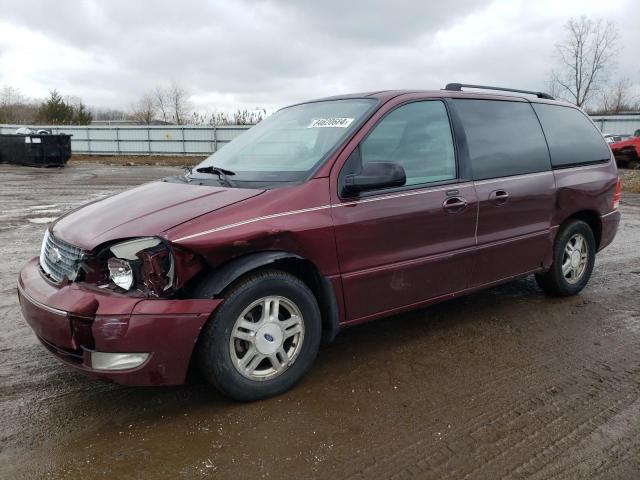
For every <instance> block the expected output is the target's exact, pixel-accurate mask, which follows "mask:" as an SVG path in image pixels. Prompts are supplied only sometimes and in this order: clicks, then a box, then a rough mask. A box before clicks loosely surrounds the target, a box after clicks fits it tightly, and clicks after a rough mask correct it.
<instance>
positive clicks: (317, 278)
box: [184, 252, 340, 341]
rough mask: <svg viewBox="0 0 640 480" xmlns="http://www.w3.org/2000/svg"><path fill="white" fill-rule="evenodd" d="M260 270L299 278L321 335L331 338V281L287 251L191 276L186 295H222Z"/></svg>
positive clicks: (334, 324) (335, 319)
mask: <svg viewBox="0 0 640 480" xmlns="http://www.w3.org/2000/svg"><path fill="white" fill-rule="evenodd" d="M262 270H280V271H283V272H286V273H288V274H290V275H293V276H295V277H297V278H298V279H300V280H301V281H302V282H304V284H305V285H306V286H307V287H309V290H311V292H312V293H313V295H314V296H315V297H316V300H317V302H318V307H319V308H320V314H321V317H322V318H321V321H322V338H323V340H326V341H331V340H333V338H334V337H335V336H336V334H337V333H338V330H339V329H340V326H339V321H340V320H339V313H338V303H337V299H336V295H335V291H334V289H333V286H332V285H331V281H330V280H329V279H328V278H327V277H325V276H324V275H322V273H320V271H319V270H318V269H317V268H316V266H315V265H314V264H313V263H312V262H310V261H309V260H306V259H304V258H302V257H299V256H297V255H292V254H288V253H286V252H256V253H253V254H249V255H246V256H244V257H239V258H236V259H235V260H231V261H230V262H229V263H227V264H225V265H223V266H221V267H219V268H217V269H212V270H211V269H207V270H206V271H204V272H202V273H201V274H200V275H198V278H196V279H194V281H193V282H192V285H191V288H189V289H188V290H187V291H185V292H184V297H185V298H224V291H225V290H227V289H228V288H229V287H230V286H231V285H233V284H234V283H236V282H237V281H238V280H240V279H242V278H245V277H246V276H247V275H251V274H252V273H255V272H258V271H262Z"/></svg>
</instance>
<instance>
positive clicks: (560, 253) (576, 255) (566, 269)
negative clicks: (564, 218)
mask: <svg viewBox="0 0 640 480" xmlns="http://www.w3.org/2000/svg"><path fill="white" fill-rule="evenodd" d="M595 257H596V241H595V238H594V236H593V231H592V230H591V227H589V225H588V224H586V223H585V222H583V221H581V220H574V221H572V222H570V223H568V224H566V225H565V226H564V227H563V228H562V229H561V230H560V232H559V233H558V237H557V238H556V243H555V246H554V251H553V264H552V265H551V268H550V269H549V271H548V272H545V273H541V274H536V281H537V282H538V285H539V286H540V288H542V289H543V290H544V291H545V292H547V293H549V294H551V295H556V296H561V297H566V296H569V295H576V294H577V293H579V292H580V291H581V290H582V289H583V288H584V287H585V286H586V285H587V283H588V282H589V278H591V272H592V271H593V265H594V263H595Z"/></svg>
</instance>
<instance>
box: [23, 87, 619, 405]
mask: <svg viewBox="0 0 640 480" xmlns="http://www.w3.org/2000/svg"><path fill="white" fill-rule="evenodd" d="M466 87H467V86H466V85H460V84H449V85H447V87H446V88H445V89H444V90H437V91H382V92H373V93H364V94H354V95H342V96H339V97H332V98H328V99H322V100H315V101H310V102H306V103H301V104H298V105H293V106H291V107H287V108H283V109H282V110H280V111H278V112H276V113H275V114H273V115H272V116H270V117H268V118H267V119H265V120H263V121H262V122H260V123H259V124H258V125H256V126H255V127H253V128H252V129H250V130H249V131H247V132H246V133H244V134H243V135H242V136H240V137H238V138H237V139H236V140H234V141H233V142H231V143H230V144H229V145H227V146H225V147H224V148H223V149H221V150H220V151H218V152H216V153H215V154H213V155H212V156H211V157H209V158H208V159H206V160H205V161H203V162H202V163H201V164H200V165H199V166H198V167H196V168H194V169H193V171H191V172H187V173H185V174H184V175H179V176H175V177H170V178H165V179H162V180H159V181H156V182H151V183H148V184H145V185H142V186H139V187H136V188H134V189H131V190H128V191H125V192H123V193H120V194H118V195H115V196H112V197H110V198H106V199H103V200H100V201H97V202H93V203H90V204H88V205H87V206H85V207H83V208H80V209H78V210H75V211H72V212H70V213H68V214H66V215H65V216H63V217H61V218H59V219H58V220H57V221H55V222H54V223H53V224H52V225H51V226H50V227H49V228H48V229H47V231H46V233H45V235H44V240H43V243H42V249H41V252H40V256H39V257H34V258H33V259H31V260H30V261H29V262H28V263H27V264H26V265H25V266H24V268H23V269H22V270H21V272H20V275H19V278H18V293H19V298H20V303H21V306H22V312H23V314H24V317H25V318H26V319H27V321H28V323H29V324H30V325H31V327H32V328H33V330H34V331H35V333H36V335H37V336H38V339H39V340H40V341H41V342H42V344H43V345H44V346H45V347H46V348H47V349H48V350H49V351H50V352H52V353H53V354H54V355H56V356H57V357H58V358H59V359H60V360H62V361H63V362H65V363H66V364H68V365H70V366H72V367H74V368H76V369H78V370H80V371H82V372H85V373H88V374H91V375H94V376H96V377H100V378H103V379H107V380H111V381H114V382H117V383H122V384H127V385H174V384H179V383H182V382H183V381H184V380H185V377H186V375H187V371H188V368H189V367H190V366H195V367H197V368H199V369H200V371H201V372H202V373H203V374H204V377H205V378H206V379H207V380H208V381H210V382H211V383H212V384H213V385H215V386H216V387H218V388H219V389H220V391H221V392H223V393H224V394H225V395H228V396H229V397H232V398H234V399H238V400H256V399H261V398H265V397H269V396H271V395H275V394H278V393H281V392H284V391H286V390H287V389H289V388H291V387H292V386H293V385H294V384H295V383H296V382H297V381H298V380H299V379H300V378H301V377H302V376H303V375H304V373H305V372H307V370H309V368H310V367H311V364H312V363H313V361H314V359H315V357H316V354H317V353H318V348H319V345H320V341H321V339H323V338H324V339H326V340H331V339H333V337H334V336H335V335H336V334H337V333H338V331H339V330H341V329H342V328H345V327H347V326H350V325H355V324H358V323H362V322H366V321H369V320H374V319H376V318H380V317H385V316H388V315H391V314H394V313H397V312H402V311H406V310H411V309H415V308H419V307H423V306H425V305H429V304H431V303H435V302H439V301H442V300H447V299H451V298H454V297H457V296H460V295H464V294H467V293H470V292H474V291H477V290H481V289H484V288H488V287H491V286H494V285H498V284H501V283H504V282H508V281H511V280H513V279H516V278H520V277H525V276H527V275H532V274H534V275H535V277H536V280H537V282H538V284H539V285H540V287H541V288H542V289H543V290H544V291H545V292H548V293H549V294H551V295H561V296H563V295H575V294H577V293H578V292H580V291H581V290H582V289H583V288H584V287H585V285H586V284H587V282H588V281H589V277H590V276H591V272H592V270H593V266H594V260H595V256H596V252H598V251H599V250H602V249H603V248H605V247H606V246H607V245H609V244H610V243H611V241H612V240H613V238H614V235H615V233H616V230H617V228H618V222H619V220H620V213H619V212H618V203H619V201H620V181H619V179H618V175H617V170H616V164H615V162H614V161H613V158H612V155H611V151H610V150H609V147H608V146H607V144H606V142H605V141H604V139H603V137H602V135H601V134H600V132H599V130H598V129H597V128H596V126H595V125H594V124H593V122H591V120H590V119H589V118H588V117H587V116H586V115H585V114H584V113H583V112H582V111H581V110H579V109H577V108H576V107H574V106H571V105H569V104H565V103H561V102H557V101H554V100H553V99H552V98H551V97H550V96H549V95H547V94H544V93H536V92H524V91H520V90H515V91H513V92H515V93H518V94H523V95H518V96H514V95H507V94H501V93H495V92H494V93H478V92H469V91H463V90H462V89H463V88H466ZM482 88H485V89H491V90H501V89H499V88H494V87H482ZM530 94H533V95H530ZM397 361H402V359H397Z"/></svg>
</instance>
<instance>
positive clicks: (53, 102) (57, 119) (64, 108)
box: [38, 90, 74, 125]
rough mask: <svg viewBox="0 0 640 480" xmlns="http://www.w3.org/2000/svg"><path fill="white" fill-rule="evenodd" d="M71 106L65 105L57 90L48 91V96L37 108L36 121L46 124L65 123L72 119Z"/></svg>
mask: <svg viewBox="0 0 640 480" xmlns="http://www.w3.org/2000/svg"><path fill="white" fill-rule="evenodd" d="M73 114H74V112H73V107H72V106H71V105H67V103H66V102H65V101H64V100H63V99H62V95H60V94H59V93H58V91H57V90H51V92H49V98H47V99H46V100H45V101H44V103H42V104H41V105H40V108H39V109H38V121H40V122H42V123H46V124H48V125H66V124H69V123H71V122H72V121H73V116H74V115H73Z"/></svg>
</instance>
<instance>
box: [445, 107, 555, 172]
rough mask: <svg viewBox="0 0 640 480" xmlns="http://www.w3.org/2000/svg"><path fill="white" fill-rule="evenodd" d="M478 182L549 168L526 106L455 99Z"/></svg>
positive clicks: (536, 124) (539, 132) (540, 136)
mask: <svg viewBox="0 0 640 480" xmlns="http://www.w3.org/2000/svg"><path fill="white" fill-rule="evenodd" d="M454 103H455V106H456V110H457V111H458V113H459V115H460V118H461V120H462V125H463V127H464V130H465V133H466V135H467V143H468V145H469V156H470V158H471V166H472V168H473V176H474V178H475V179H477V180H482V179H485V178H492V177H506V176H509V175H521V174H524V173H534V172H542V171H545V170H549V169H550V163H549V151H548V149H547V144H546V142H545V140H544V135H543V134H542V129H541V128H540V123H539V122H538V119H537V118H536V116H535V113H534V112H533V109H532V108H531V105H530V104H529V103H524V102H502V101H495V100H466V99H458V100H454Z"/></svg>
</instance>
